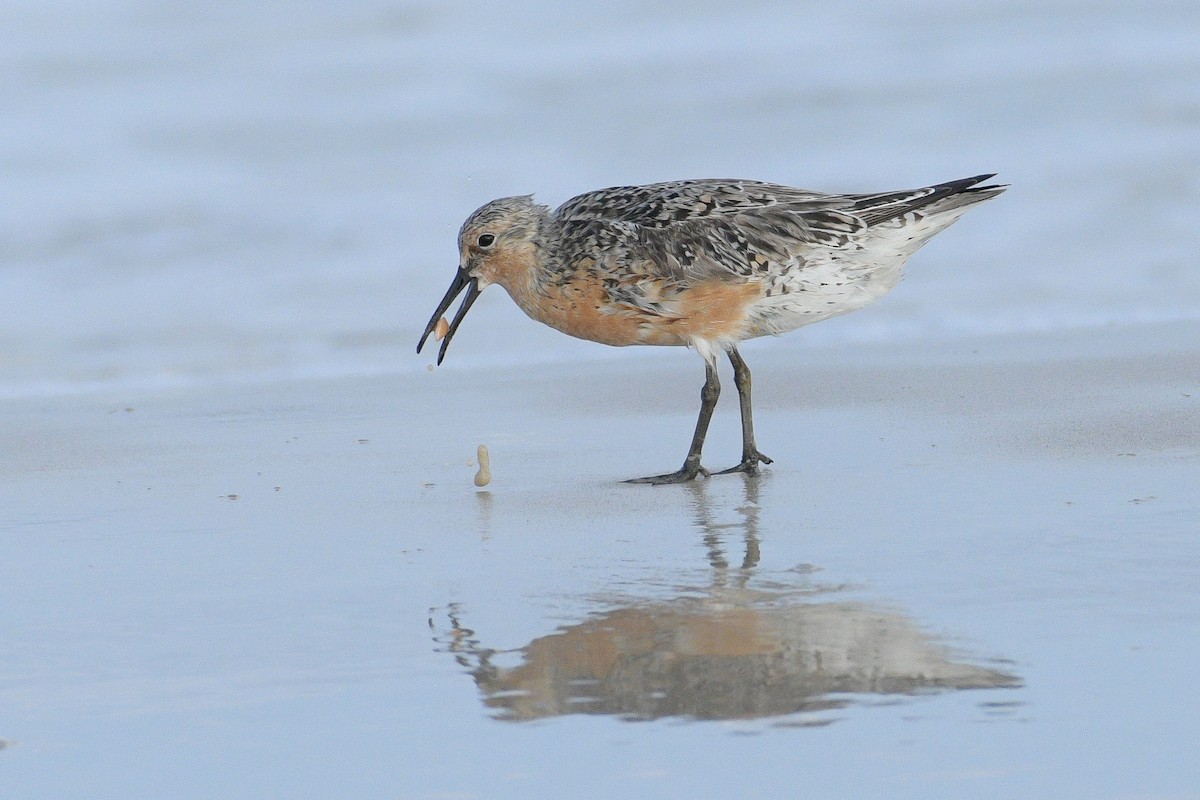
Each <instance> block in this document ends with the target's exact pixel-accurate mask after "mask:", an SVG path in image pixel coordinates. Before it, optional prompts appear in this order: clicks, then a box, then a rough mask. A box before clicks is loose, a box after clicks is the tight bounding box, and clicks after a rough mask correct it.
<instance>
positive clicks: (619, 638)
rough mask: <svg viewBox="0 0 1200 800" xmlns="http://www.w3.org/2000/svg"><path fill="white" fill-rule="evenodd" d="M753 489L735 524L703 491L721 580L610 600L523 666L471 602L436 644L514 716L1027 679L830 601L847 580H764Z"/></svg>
mask: <svg viewBox="0 0 1200 800" xmlns="http://www.w3.org/2000/svg"><path fill="white" fill-rule="evenodd" d="M746 487H747V490H746V498H745V502H744V503H743V504H742V505H741V506H740V507H739V508H738V509H737V511H738V513H739V514H740V517H741V521H740V522H734V523H723V524H721V523H717V522H716V521H715V520H714V518H713V515H712V514H711V513H710V511H709V507H708V500H707V497H706V494H705V488H706V487H704V486H703V485H701V486H697V487H695V490H696V502H697V507H698V514H697V516H698V522H699V526H700V527H701V528H702V530H703V533H704V544H705V547H706V549H707V551H708V561H709V564H710V566H711V578H710V585H708V586H704V587H697V588H692V589H690V590H688V591H685V592H683V593H682V594H681V596H679V597H675V598H672V599H664V600H646V601H630V600H629V599H628V598H624V599H619V600H616V601H615V602H613V601H610V602H609V603H608V605H610V606H614V607H611V608H610V610H608V611H605V612H603V613H598V614H592V615H589V616H588V617H587V618H586V619H585V620H584V621H582V622H579V623H577V624H574V625H568V626H565V627H562V628H559V629H558V630H557V631H554V632H553V633H550V634H547V635H545V636H540V637H538V638H536V639H534V640H533V641H532V642H530V643H529V644H528V645H526V646H525V647H523V648H521V649H520V651H519V652H520V655H521V662H520V663H519V664H517V665H515V666H511V667H505V666H501V665H500V664H499V663H498V662H500V661H501V656H504V654H503V653H501V652H499V651H496V650H494V649H491V648H488V647H485V646H483V643H482V641H481V639H480V638H479V636H478V635H477V634H476V632H475V631H473V630H471V629H470V628H468V627H466V626H465V625H464V623H463V620H464V617H465V614H466V611H465V609H463V608H462V607H461V606H459V605H452V606H451V607H450V608H449V610H448V616H449V618H450V623H451V627H450V630H449V631H443V632H440V633H438V634H437V640H438V641H439V643H440V644H441V646H442V647H443V648H444V649H445V650H446V651H448V652H450V653H452V654H454V657H455V659H457V660H458V662H459V664H460V665H462V666H463V668H464V669H466V670H467V671H468V672H469V673H470V674H471V675H472V676H473V677H474V679H475V682H476V684H477V685H478V687H479V689H480V690H481V691H482V692H483V695H484V702H485V703H486V704H487V705H488V706H489V707H490V708H493V709H495V710H496V711H497V715H498V717H499V718H500V719H505V720H512V721H520V720H529V719H536V718H540V717H547V716H557V715H562V714H572V713H589V714H613V715H619V716H625V717H630V718H638V719H651V718H659V717H664V716H685V717H693V718H697V719H737V718H754V717H777V716H783V715H787V714H794V713H797V712H812V711H820V710H825V709H830V708H837V707H840V706H844V705H846V704H847V702H849V698H846V697H839V695H847V694H860V695H870V694H911V693H916V692H922V691H928V690H939V689H942V690H948V689H975V688H1004V687H1014V686H1018V685H1020V681H1019V679H1017V678H1016V677H1014V676H1012V675H1010V674H1007V673H1005V672H1002V671H999V670H996V669H992V668H988V667H983V666H975V665H972V664H967V663H962V662H959V661H956V660H953V659H952V658H951V656H950V654H949V653H948V652H947V651H946V650H945V649H944V648H942V647H941V646H939V645H938V644H937V643H935V642H934V641H932V640H931V639H930V637H929V636H928V635H927V634H925V633H924V632H922V631H921V630H920V628H919V627H918V626H917V625H916V624H915V623H914V622H913V621H912V620H911V619H909V618H908V617H906V616H905V615H903V614H901V613H899V612H896V611H892V610H885V609H881V608H876V607H873V606H871V605H868V604H865V603H860V602H851V601H847V600H836V599H828V598H830V596H831V595H834V594H835V593H836V592H837V591H838V588H837V587H833V588H822V587H817V586H813V585H811V584H807V583H805V584H802V585H800V586H796V585H790V586H785V585H781V584H777V583H776V584H769V585H756V586H751V585H750V578H751V575H752V573H753V572H754V570H755V567H756V565H757V562H758V559H759V540H758V531H757V527H758V517H757V514H758V507H757V504H756V502H755V499H754V498H755V496H756V495H755V493H756V492H757V487H758V482H756V481H746ZM739 528H740V529H741V538H742V539H744V544H745V557H744V559H743V560H742V563H741V566H740V567H737V568H731V567H730V564H729V561H728V559H727V558H726V557H725V555H724V552H723V551H724V548H725V533H726V532H735V533H736V531H737V529H739ZM756 583H757V582H756ZM430 625H431V626H434V627H436V623H435V622H434V621H433V620H431V621H430ZM504 660H506V661H507V660H508V659H507V658H505V659H504Z"/></svg>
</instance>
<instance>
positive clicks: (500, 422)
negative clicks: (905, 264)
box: [0, 324, 1200, 798]
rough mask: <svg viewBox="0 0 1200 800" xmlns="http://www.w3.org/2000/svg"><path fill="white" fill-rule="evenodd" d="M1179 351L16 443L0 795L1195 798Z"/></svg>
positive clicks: (866, 351) (82, 423) (436, 393)
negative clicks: (747, 456) (664, 476)
mask: <svg viewBox="0 0 1200 800" xmlns="http://www.w3.org/2000/svg"><path fill="white" fill-rule="evenodd" d="M1198 341H1200V326H1197V325H1195V324H1168V325H1160V326H1152V327H1139V328H1119V329H1110V330H1102V331H1088V332H1083V333H1077V334H1073V335H1058V336H1049V335H1021V336H1004V337H978V338H973V339H959V340H955V341H950V342H925V343H918V344H908V345H903V346H887V345H880V344H875V345H854V346H846V345H839V346H828V347H807V346H803V345H802V344H801V343H796V344H792V343H790V342H789V341H788V340H781V341H780V342H775V343H772V345H773V346H770V347H762V348H756V347H754V346H750V347H748V348H747V359H748V360H749V361H750V363H751V365H752V368H753V369H754V377H755V381H756V383H755V388H756V392H757V400H758V418H757V422H758V434H759V442H760V446H761V447H762V449H763V450H764V451H765V452H767V453H769V454H770V455H771V456H772V457H773V458H774V459H775V463H774V464H773V465H771V466H770V467H769V468H766V469H765V470H764V472H763V474H762V475H760V476H759V477H757V478H745V477H743V476H740V475H733V476H721V477H713V478H711V479H709V480H704V481H698V482H696V483H694V484H691V485H685V486H671V487H648V486H641V485H629V484H624V483H621V482H620V481H621V479H623V478H627V477H632V476H636V475H640V474H644V473H647V472H653V471H655V470H660V469H666V468H669V467H672V466H673V465H674V462H675V461H676V460H678V459H680V458H682V455H683V450H684V448H685V447H686V442H687V437H688V435H689V432H690V428H691V425H692V422H693V415H694V412H695V408H694V404H695V403H696V402H697V401H698V397H697V391H696V390H697V389H698V388H699V382H700V372H701V370H700V362H699V360H698V359H697V358H696V357H695V356H694V355H692V354H689V353H687V352H686V351H683V350H671V351H662V352H659V353H654V354H651V355H649V356H646V357H640V358H639V357H636V356H632V357H630V358H629V359H627V360H622V361H614V360H605V361H600V362H593V363H583V364H576V365H566V364H557V365H551V366H530V367H525V368H522V369H518V370H513V369H472V370H468V369H456V368H453V367H450V368H443V369H441V370H438V371H436V372H428V371H426V370H424V369H421V370H414V371H410V372H406V373H404V374H391V375H378V376H360V377H354V378H325V379H309V380H283V381H267V382H259V381H248V380H238V381H229V382H225V383H219V384H206V385H204V386H201V387H193V388H172V389H169V390H161V389H160V390H154V389H143V390H138V391H128V390H126V391H105V392H89V393H80V394H75V395H70V396H59V397H40V398H36V399H23V400H10V401H7V402H5V404H4V413H3V419H4V423H3V433H2V434H0V435H2V436H3V439H4V441H5V449H6V452H7V453H8V455H7V456H6V458H5V460H4V462H3V475H2V476H0V496H2V497H3V500H2V501H0V509H3V510H2V511H0V531H2V532H3V535H4V556H5V557H4V559H3V560H2V562H0V603H2V604H3V607H4V608H5V613H4V615H3V623H2V624H0V631H2V634H3V639H4V641H5V642H6V643H7V655H6V658H5V666H4V672H3V681H2V682H0V706H2V707H3V708H4V714H3V716H2V717H0V719H3V721H4V726H5V729H4V731H3V734H4V737H5V739H6V745H7V747H6V750H5V752H3V753H0V759H2V761H0V767H2V768H3V774H4V782H5V785H6V787H7V790H6V791H7V792H8V793H11V794H12V796H14V797H76V796H78V797H83V796H88V797H150V796H172V797H206V796H214V795H220V796H224V797H247V798H250V797H265V796H278V797H321V796H332V795H337V796H353V797H366V796H373V795H374V793H375V792H377V791H380V790H383V791H384V793H385V794H388V795H391V796H400V797H528V796H542V795H546V794H551V793H559V792H561V791H562V790H563V787H566V788H567V790H568V794H570V795H571V796H578V797H601V796H611V793H612V792H613V791H619V792H621V793H625V794H631V795H652V796H664V797H675V796H678V797H691V796H711V795H712V793H713V792H714V790H717V791H720V793H722V794H729V795H735V796H743V797H760V796H763V797H765V796H768V795H771V796H778V795H779V794H783V793H787V792H789V791H792V790H795V789H796V787H798V786H801V785H803V786H805V787H807V789H808V790H810V791H812V792H815V793H817V794H833V793H835V792H836V793H838V794H844V795H847V796H855V797H885V796H912V797H916V796H921V797H947V798H949V797H964V796H971V797H998V798H999V797H1014V796H1064V797H1084V796H1088V797H1110V798H1126V797H1146V796H1154V797H1178V798H1182V797H1194V796H1195V794H1194V791H1193V790H1194V788H1195V787H1196V786H1197V785H1200V770H1198V769H1197V767H1196V765H1195V762H1194V759H1192V758H1191V757H1190V755H1189V754H1190V753H1193V752H1194V749H1195V746H1196V743H1197V740H1198V737H1200V725H1198V723H1197V720H1196V718H1195V715H1194V714H1193V713H1192V712H1191V708H1190V704H1189V703H1188V702H1187V699H1188V698H1189V697H1190V696H1191V695H1192V685H1193V680H1192V676H1193V667H1194V652H1195V650H1194V636H1193V634H1194V632H1195V630H1196V626H1197V624H1198V623H1200V536H1198V535H1197V534H1198V533H1200V531H1198V530H1197V524H1198V523H1197V520H1200V498H1198V493H1197V491H1196V485H1197V478H1198V476H1200V425H1198V424H1197V423H1198V422H1200V371H1198V370H1197V366H1198V365H1200V348H1198V347H1197V345H1196V343H1197V342H1198ZM734 397H735V396H734V395H733V393H732V392H729V393H727V396H726V397H724V398H723V403H722V404H721V406H720V407H719V410H718V413H717V415H716V417H715V419H714V424H713V433H712V437H711V438H710V441H709V443H708V447H707V451H706V457H705V458H706V463H708V464H710V465H711V466H714V467H716V466H723V465H725V462H726V461H729V462H730V463H732V462H733V461H735V460H736V458H737V457H738V429H737V416H736V402H734ZM479 444H487V445H488V447H489V448H490V451H491V457H492V468H493V472H494V478H493V481H492V483H491V484H490V485H488V486H487V487H486V488H483V489H479V488H476V487H475V485H474V483H473V480H472V478H473V475H474V472H475V466H474V454H475V449H476V447H477V445H479ZM634 721H636V722H638V723H639V724H630V723H631V722H634ZM218 765H219V768H214V767H217V766H218ZM699 765H703V766H699Z"/></svg>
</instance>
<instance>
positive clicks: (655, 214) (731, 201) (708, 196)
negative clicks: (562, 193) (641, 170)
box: [554, 179, 838, 228]
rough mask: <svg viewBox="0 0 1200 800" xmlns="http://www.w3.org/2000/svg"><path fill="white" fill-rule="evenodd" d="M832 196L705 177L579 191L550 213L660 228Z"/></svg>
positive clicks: (821, 203)
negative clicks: (579, 193)
mask: <svg viewBox="0 0 1200 800" xmlns="http://www.w3.org/2000/svg"><path fill="white" fill-rule="evenodd" d="M837 199H838V198H835V197H831V196H830V195H826V194H821V193H820V192H810V191H807V190H805V189H794V188H792V187H790V186H780V185H778V184H774V183H762V182H761V181H745V180H732V179H705V180H689V181H670V182H667V183H650V184H646V185H645V186H613V187H611V188H608V189H599V190H597V191H594V192H588V193H586V194H581V195H579V196H578V197H573V198H571V199H570V200H568V201H567V202H565V203H563V204H562V205H561V206H559V207H558V209H556V210H555V212H554V216H555V218H556V219H558V220H561V221H568V220H572V221H583V220H610V221H613V222H632V223H634V224H637V225H644V226H645V227H647V228H661V227H666V226H669V225H672V224H674V223H676V222H681V221H684V220H688V219H703V218H711V217H714V216H715V217H721V216H730V215H736V214H741V213H745V212H747V211H752V210H755V209H763V208H769V207H771V206H776V205H780V204H790V205H794V206H796V207H797V208H808V209H813V210H816V209H822V208H829V207H830V206H831V203H832V204H836V202H837Z"/></svg>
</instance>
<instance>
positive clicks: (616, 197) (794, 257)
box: [555, 175, 996, 287]
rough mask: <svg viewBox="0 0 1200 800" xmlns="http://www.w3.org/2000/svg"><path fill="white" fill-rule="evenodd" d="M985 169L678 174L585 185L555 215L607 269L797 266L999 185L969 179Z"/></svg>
mask: <svg viewBox="0 0 1200 800" xmlns="http://www.w3.org/2000/svg"><path fill="white" fill-rule="evenodd" d="M988 177H991V176H987V175H984V176H978V177H976V178H967V179H964V180H961V181H951V182H949V183H944V184H938V185H936V186H929V187H925V188H921V189H913V190H907V191H900V192H877V193H873V194H851V195H829V194H820V193H817V192H810V191H806V190H803V189H793V188H791V187H787V186H779V185H776V184H768V183H759V182H756V181H731V180H702V181H676V182H672V183H659V184H649V185H646V186H623V187H614V188H611V189H601V190H599V191H596V192H590V193H588V194H584V195H580V196H579V197H576V198H573V199H572V200H569V201H568V202H567V203H565V204H564V205H563V206H561V207H560V208H559V209H558V210H557V211H556V212H555V216H556V217H557V219H558V221H559V224H560V230H561V231H562V232H563V234H564V242H563V244H564V245H565V246H566V249H567V250H573V249H577V250H578V251H579V255H583V254H584V253H585V252H586V253H590V254H591V256H592V257H593V258H594V259H595V260H596V261H598V262H601V263H602V265H603V266H602V268H603V269H604V270H605V271H606V272H607V273H608V274H610V275H615V276H620V275H621V274H622V273H625V272H627V271H628V272H632V273H640V274H643V275H645V274H652V275H655V276H658V277H662V278H666V279H668V280H670V281H672V282H675V283H677V284H679V286H680V287H685V286H687V285H690V284H692V283H695V282H698V281H703V280H707V279H710V278H728V277H730V276H740V277H743V278H750V277H753V276H761V275H769V274H772V273H775V272H778V271H780V270H783V269H788V268H795V266H796V265H797V262H803V261H804V260H805V254H806V252H809V251H812V250H818V249H838V248H845V247H851V246H854V245H855V244H856V242H857V240H858V239H859V238H860V237H861V236H862V235H863V234H864V233H865V232H866V231H867V230H868V228H870V227H871V226H873V225H878V224H880V223H882V222H886V221H888V220H892V219H896V218H898V217H903V216H904V215H906V214H910V213H913V212H916V211H917V210H919V209H922V208H924V207H926V206H930V205H933V204H937V206H936V210H942V209H943V207H944V206H945V207H950V206H953V205H955V204H961V203H960V200H961V202H976V201H977V200H980V199H984V195H987V196H990V193H991V192H992V191H994V190H995V189H996V187H977V188H968V187H972V186H974V184H976V183H979V182H980V181H982V180H984V179H986V178H988ZM956 195H962V197H961V198H960V199H956V197H955V196H956ZM968 195H969V196H968ZM572 245H574V247H573V246H572ZM569 260H570V259H569Z"/></svg>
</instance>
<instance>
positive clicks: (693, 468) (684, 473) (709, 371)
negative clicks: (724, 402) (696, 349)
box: [625, 360, 721, 485]
mask: <svg viewBox="0 0 1200 800" xmlns="http://www.w3.org/2000/svg"><path fill="white" fill-rule="evenodd" d="M720 396H721V381H720V380H719V379H718V378H717V365H716V364H713V363H709V362H708V361H707V360H706V361H705V362H704V388H702V389H701V390H700V416H699V418H698V419H697V420H696V432H695V433H694V434H692V446H691V448H690V449H689V450H688V454H687V458H686V459H684V462H683V466H682V467H680V468H679V469H678V470H676V471H675V472H668V473H667V474H666V475H651V476H650V477H648V478H633V479H632V480H628V481H625V482H626V483H651V484H656V485H657V484H660V483H685V482H686V481H690V480H693V479H695V478H696V477H697V476H699V475H703V476H704V477H706V478H707V477H708V470H706V469H705V468H704V467H702V466H700V450H701V449H703V447H704V437H705V436H706V435H707V434H708V423H709V420H711V419H712V414H713V409H714V408H716V406H717V398H718V397H720Z"/></svg>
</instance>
